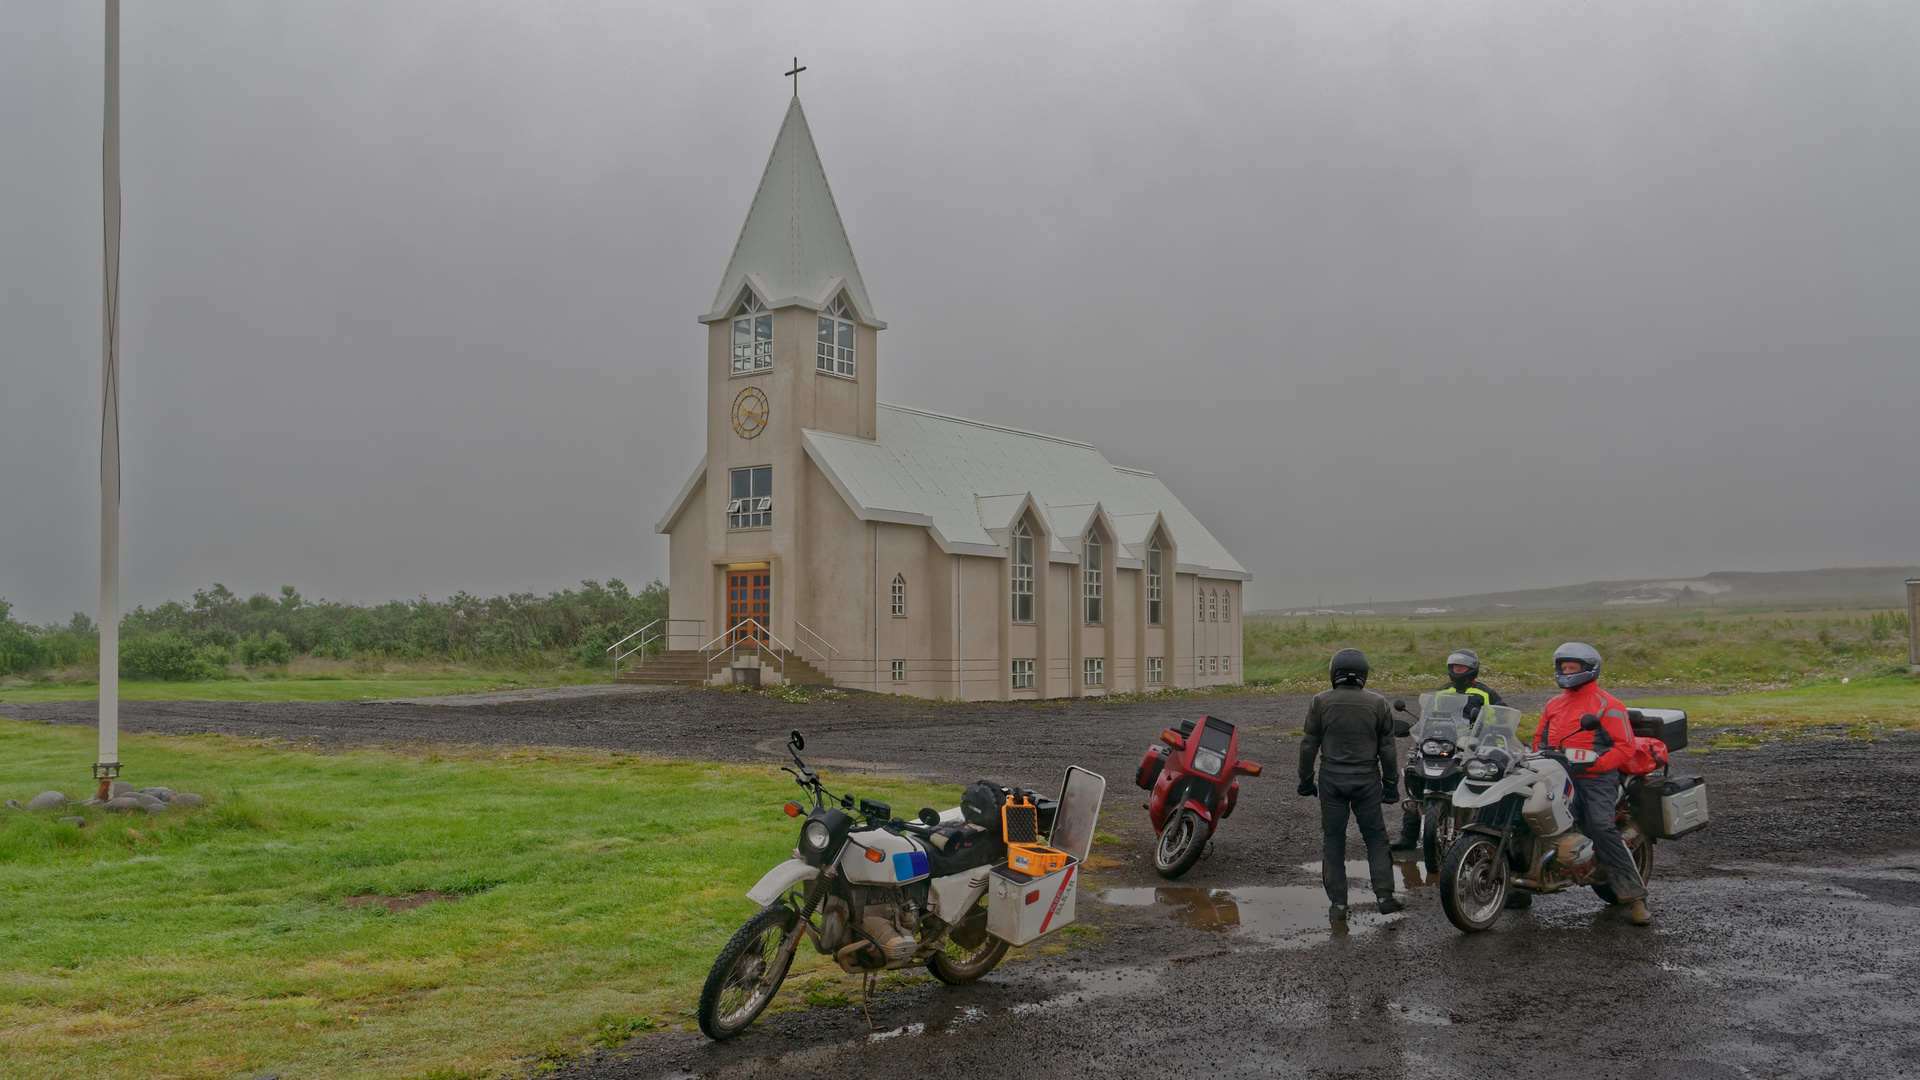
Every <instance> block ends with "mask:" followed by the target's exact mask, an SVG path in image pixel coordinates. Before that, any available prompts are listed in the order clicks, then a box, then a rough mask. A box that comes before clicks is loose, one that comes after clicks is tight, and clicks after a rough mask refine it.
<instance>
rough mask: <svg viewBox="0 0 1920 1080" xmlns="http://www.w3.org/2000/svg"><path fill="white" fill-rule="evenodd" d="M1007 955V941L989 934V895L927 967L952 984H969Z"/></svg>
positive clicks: (943, 980) (929, 959)
mask: <svg viewBox="0 0 1920 1080" xmlns="http://www.w3.org/2000/svg"><path fill="white" fill-rule="evenodd" d="M1006 955H1007V943H1006V942H1004V941H1002V940H1000V939H999V938H997V937H994V936H993V935H992V934H989V933H987V898H986V897H984V896H982V897H981V898H980V899H979V901H978V902H977V903H975V904H974V905H973V909H972V910H971V911H968V912H967V914H966V916H965V917H963V918H962V919H961V920H960V921H959V923H957V924H955V926H954V928H953V929H952V930H951V931H949V932H948V934H947V940H946V944H945V945H944V946H942V948H941V951H939V952H937V953H934V954H933V955H932V956H929V957H927V970H928V971H930V972H932V973H933V977H934V978H936V979H939V980H940V981H941V982H943V983H946V984H947V985H948V986H965V985H966V984H968V983H970V982H975V981H977V980H978V979H980V978H981V977H982V976H984V975H985V974H986V973H987V972H989V971H992V970H993V969H994V968H996V967H999V966H1000V961H1001V960H1003V959H1005V958H1006Z"/></svg>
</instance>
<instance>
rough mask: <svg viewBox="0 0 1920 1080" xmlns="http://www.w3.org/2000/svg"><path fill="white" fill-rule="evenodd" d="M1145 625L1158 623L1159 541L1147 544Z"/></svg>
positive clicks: (1156, 624) (1157, 624)
mask: <svg viewBox="0 0 1920 1080" xmlns="http://www.w3.org/2000/svg"><path fill="white" fill-rule="evenodd" d="M1147 625H1148V626H1159V625H1160V541H1158V540H1155V541H1154V542H1153V543H1151V544H1148V545H1147Z"/></svg>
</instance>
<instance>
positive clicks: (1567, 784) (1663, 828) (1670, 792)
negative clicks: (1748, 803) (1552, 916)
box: [1440, 705, 1707, 934]
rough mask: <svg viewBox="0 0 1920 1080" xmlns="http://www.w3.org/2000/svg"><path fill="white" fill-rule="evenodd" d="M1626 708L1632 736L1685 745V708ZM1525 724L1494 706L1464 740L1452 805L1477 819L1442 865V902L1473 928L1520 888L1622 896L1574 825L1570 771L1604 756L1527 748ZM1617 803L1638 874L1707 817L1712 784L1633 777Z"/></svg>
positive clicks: (1589, 720) (1584, 726) (1649, 872)
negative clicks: (1665, 843) (1656, 852)
mask: <svg viewBox="0 0 1920 1080" xmlns="http://www.w3.org/2000/svg"><path fill="white" fill-rule="evenodd" d="M1628 715H1629V718H1630V720H1631V723H1632V726H1633V728H1634V730H1635V733H1636V734H1640V733H1643V732H1644V733H1647V734H1648V735H1649V736H1650V737H1653V736H1657V737H1659V738H1661V739H1662V740H1663V741H1664V742H1665V743H1666V744H1667V746H1668V747H1669V748H1670V749H1673V750H1678V749H1681V748H1682V747H1684V746H1685V745H1686V714H1685V713H1683V712H1679V711H1677V710H1655V709H1647V710H1638V709H1635V710H1630V711H1629V714H1628ZM1519 726H1520V711H1519V710H1518V709H1512V708H1508V707H1506V706H1504V705H1489V706H1487V707H1485V708H1483V709H1481V710H1480V715H1479V717H1478V719H1477V720H1476V722H1475V723H1474V726H1473V730H1472V732H1471V733H1470V734H1469V735H1468V736H1467V737H1466V738H1465V739H1463V740H1461V747H1462V751H1463V753H1464V755H1465V761H1464V766H1463V771H1464V773H1465V776H1464V778H1463V779H1462V780H1461V782H1460V786H1459V787H1457V788H1455V789H1454V791H1453V806H1454V807H1455V808H1456V809H1458V810H1459V811H1461V812H1462V813H1463V814H1471V815H1472V816H1473V823H1472V824H1469V825H1465V826H1464V827H1462V829H1461V832H1460V834H1459V836H1458V837H1457V838H1456V839H1455V840H1454V841H1453V844H1452V846H1451V848H1450V849H1449V850H1448V851H1447V854H1446V859H1445V861H1444V862H1443V863H1442V865H1441V870H1440V905H1441V907H1442V908H1443V909H1444V910H1445V911H1446V913H1447V919H1448V921H1450V922H1452V923H1453V925H1454V926H1456V927H1458V928H1459V929H1460V930H1462V931H1464V932H1466V933H1469V934H1471V933H1477V932H1479V931H1482V930H1487V929H1490V928H1491V927H1492V926H1493V924H1494V922H1495V920H1497V919H1498V918H1499V917H1500V912H1501V910H1502V909H1504V908H1505V907H1506V906H1507V899H1508V896H1509V895H1511V894H1512V893H1515V892H1518V893H1520V894H1524V895H1528V896H1531V895H1534V894H1540V893H1554V892H1560V891H1562V890H1564V889H1569V888H1573V887H1575V886H1580V885H1585V886H1590V887H1591V888H1592V889H1593V891H1594V892H1595V893H1596V894H1598V895H1599V897H1600V898H1601V899H1602V900H1605V901H1606V902H1607V903H1609V904H1611V903H1614V902H1615V900H1616V896H1615V894H1614V892H1613V889H1612V887H1611V886H1610V885H1608V883H1607V872H1606V870H1605V869H1604V868H1603V867H1601V866H1599V865H1598V864H1597V863H1596V862H1595V861H1594V848H1593V841H1592V840H1590V839H1588V838H1587V837H1586V836H1585V835H1583V834H1581V833H1580V832H1578V831H1577V830H1575V828H1574V821H1575V818H1574V813H1573V807H1572V802H1573V799H1574V798H1575V789H1574V786H1573V780H1572V770H1573V769H1575V768H1578V767H1580V766H1583V765H1588V764H1591V763H1592V762H1594V761H1596V760H1598V758H1599V755H1598V754H1597V753H1595V752H1594V751H1592V750H1584V749H1579V748H1559V747H1553V748H1549V749H1546V750H1543V751H1533V750H1530V749H1528V748H1527V746H1526V745H1525V744H1524V743H1523V742H1522V741H1521V739H1520V732H1519ZM1599 726H1600V721H1599V719H1598V718H1597V717H1595V716H1593V715H1592V714H1588V715H1586V716H1583V717H1581V718H1580V727H1581V730H1583V731H1592V730H1594V729H1596V728H1598V727H1599ZM1615 805H1616V806H1617V807H1618V808H1619V809H1618V812H1617V814H1616V817H1615V819H1614V823H1615V826H1616V827H1617V828H1618V829H1619V830H1620V838H1621V839H1622V840H1623V841H1625V842H1626V845H1627V851H1628V853H1629V854H1631V855H1632V856H1633V861H1634V866H1635V868H1637V869H1638V870H1639V872H1640V880H1642V881H1648V880H1650V879H1651V878H1652V876H1653V845H1654V841H1655V840H1656V839H1659V840H1670V839H1678V838H1679V837H1681V836H1685V835H1686V834H1688V833H1690V832H1693V831H1694V830H1695V829H1698V828H1700V827H1702V826H1704V825H1705V824H1706V823H1707V788H1706V784H1705V782H1704V781H1702V780H1701V779H1700V778H1699V777H1692V778H1686V779H1674V778H1672V777H1671V776H1668V777H1666V778H1660V779H1656V778H1654V777H1651V776H1649V777H1644V778H1642V777H1636V778H1634V779H1633V780H1631V781H1629V782H1628V783H1627V784H1625V785H1623V788H1622V791H1621V793H1620V798H1619V799H1618V800H1617V802H1616V804H1615Z"/></svg>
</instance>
